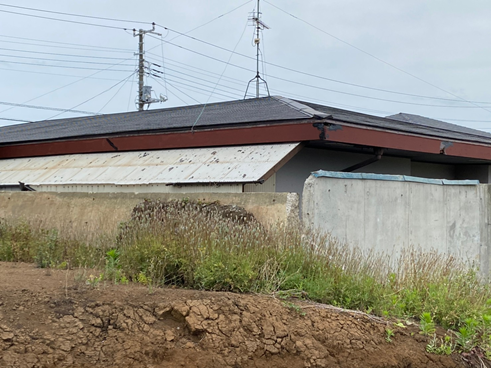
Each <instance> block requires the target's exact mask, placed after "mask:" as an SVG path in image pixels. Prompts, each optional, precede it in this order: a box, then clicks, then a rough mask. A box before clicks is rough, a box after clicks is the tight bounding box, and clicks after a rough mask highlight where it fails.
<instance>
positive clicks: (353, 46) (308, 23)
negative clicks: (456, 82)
mask: <svg viewBox="0 0 491 368" xmlns="http://www.w3.org/2000/svg"><path fill="white" fill-rule="evenodd" d="M264 1H265V2H266V3H267V4H269V5H271V6H273V7H274V8H276V9H278V10H280V11H282V12H283V13H285V14H288V15H290V16H291V17H293V18H295V19H297V20H299V21H301V22H303V23H305V24H307V25H309V26H311V27H312V28H314V29H316V30H318V31H320V32H322V33H324V34H326V35H328V36H330V37H332V38H334V39H336V40H338V41H340V42H342V43H344V44H345V45H348V46H350V47H352V48H354V49H355V50H358V51H360V52H362V53H364V54H366V55H368V56H370V57H372V58H374V59H375V60H378V61H380V62H382V63H384V64H385V65H388V66H390V67H391V68H393V69H395V70H398V71H400V72H401V73H404V74H406V75H409V76H410V77H412V78H415V79H417V80H419V81H420V82H423V83H425V84H427V85H429V86H431V87H433V88H436V89H438V90H440V91H442V92H445V93H447V94H449V95H451V96H453V97H455V98H457V99H458V100H460V101H463V102H467V103H469V104H471V105H474V106H475V107H478V108H480V109H482V110H485V111H487V112H489V113H491V110H489V109H487V108H485V107H483V106H479V105H477V104H476V103H474V102H472V101H468V100H466V99H465V98H462V97H460V96H458V95H456V94H454V93H452V92H449V91H447V90H445V89H443V88H441V87H439V86H437V85H436V84H433V83H431V82H428V81H426V80H424V79H422V78H420V77H418V76H416V75H414V74H412V73H409V72H407V71H405V70H403V69H401V68H399V67H397V66H395V65H393V64H391V63H389V62H387V61H385V60H383V59H381V58H379V57H377V56H375V55H373V54H371V53H369V52H367V51H365V50H363V49H361V48H359V47H357V46H355V45H352V44H350V43H349V42H346V41H344V40H342V39H341V38H339V37H337V36H334V35H333V34H331V33H329V32H326V31H325V30H323V29H321V28H319V27H317V26H315V25H313V24H312V23H310V22H307V21H306V20H303V19H301V18H299V17H297V16H295V15H293V14H291V13H289V12H287V11H285V10H283V9H281V8H279V7H278V6H276V5H274V4H272V3H270V2H269V1H266V0H264Z"/></svg>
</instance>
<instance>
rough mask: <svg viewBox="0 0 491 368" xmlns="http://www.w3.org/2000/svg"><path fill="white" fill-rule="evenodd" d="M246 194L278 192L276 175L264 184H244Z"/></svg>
mask: <svg viewBox="0 0 491 368" xmlns="http://www.w3.org/2000/svg"><path fill="white" fill-rule="evenodd" d="M244 192H246V193H248V192H260V193H275V192H276V173H274V174H273V175H271V177H270V178H269V179H268V180H266V181H265V182H264V183H262V184H260V183H248V184H244Z"/></svg>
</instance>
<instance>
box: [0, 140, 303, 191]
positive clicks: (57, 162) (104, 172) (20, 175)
mask: <svg viewBox="0 0 491 368" xmlns="http://www.w3.org/2000/svg"><path fill="white" fill-rule="evenodd" d="M298 146H299V143H287V144H269V145H251V146H229V147H213V148H191V149H173V150H156V151H145V152H143V151H138V152H116V153H114V152H113V153H92V154H74V155H64V156H50V157H32V158H16V159H5V160H0V184H16V183H18V182H23V183H27V184H29V185H43V186H49V185H116V186H117V185H124V186H128V185H152V184H200V183H254V182H259V181H262V180H265V179H268V177H269V176H270V175H271V174H272V171H273V170H274V169H277V167H275V166H276V165H277V164H278V163H279V162H280V161H281V160H282V159H283V158H284V157H285V156H287V155H289V154H290V153H292V151H294V150H295V149H296V148H297V147H298Z"/></svg>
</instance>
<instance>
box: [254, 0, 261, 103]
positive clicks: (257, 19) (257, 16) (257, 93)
mask: <svg viewBox="0 0 491 368" xmlns="http://www.w3.org/2000/svg"><path fill="white" fill-rule="evenodd" d="M259 14H260V13H259V0H257V12H256V19H255V20H256V39H255V40H254V42H255V43H256V71H257V74H256V98H259V79H260V78H261V77H260V76H259V43H260V42H261V39H260V38H259V32H260V31H261V24H260V23H259Z"/></svg>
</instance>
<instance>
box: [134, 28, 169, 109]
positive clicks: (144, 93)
mask: <svg viewBox="0 0 491 368" xmlns="http://www.w3.org/2000/svg"><path fill="white" fill-rule="evenodd" d="M146 33H153V34H156V35H158V36H162V35H161V34H160V33H157V32H155V23H152V29H150V30H147V31H145V30H143V29H140V30H138V32H137V31H136V29H133V37H136V36H138V53H136V54H135V55H138V96H137V98H136V105H138V111H142V110H143V108H144V107H145V105H148V106H149V107H150V104H152V103H154V102H165V101H167V97H166V96H163V95H160V98H152V86H145V85H144V83H143V77H144V76H145V73H147V74H149V75H153V76H154V77H157V78H160V76H158V75H155V74H154V73H162V72H160V71H158V70H155V69H152V67H151V65H155V66H157V67H160V65H157V64H153V63H148V62H145V58H144V56H145V49H144V44H143V37H144V36H145V34H146ZM145 63H147V64H148V65H145ZM145 68H146V69H147V70H148V71H147V72H146V71H145Z"/></svg>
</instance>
